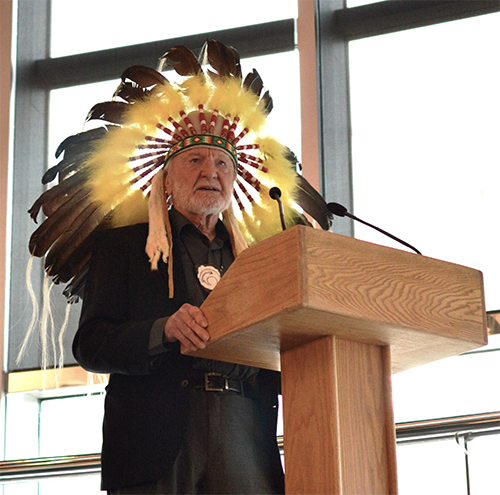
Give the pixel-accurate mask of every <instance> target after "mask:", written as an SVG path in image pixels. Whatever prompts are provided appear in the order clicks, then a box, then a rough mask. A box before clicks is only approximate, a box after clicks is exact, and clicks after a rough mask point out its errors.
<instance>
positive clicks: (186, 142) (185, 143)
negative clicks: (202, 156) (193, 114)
mask: <svg viewBox="0 0 500 495" xmlns="http://www.w3.org/2000/svg"><path fill="white" fill-rule="evenodd" d="M193 146H212V147H215V148H220V149H222V150H224V151H226V152H227V153H229V155H230V156H231V158H232V160H233V164H234V167H235V169H237V167H238V152H237V150H236V147H235V146H233V145H232V144H231V143H230V142H229V141H227V140H226V139H224V138H223V137H220V136H212V135H209V134H203V135H201V136H198V135H195V136H188V137H187V138H184V139H183V140H181V141H179V142H178V143H177V144H174V145H173V146H172V147H171V148H170V150H169V151H168V153H167V156H166V158H165V164H166V163H167V162H168V160H170V158H173V157H174V156H175V155H177V154H178V153H180V152H181V151H185V150H187V149H188V148H192V147H193Z"/></svg>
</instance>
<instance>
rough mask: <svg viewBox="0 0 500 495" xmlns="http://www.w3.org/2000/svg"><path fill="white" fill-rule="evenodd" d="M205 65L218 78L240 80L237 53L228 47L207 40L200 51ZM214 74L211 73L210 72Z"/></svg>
mask: <svg viewBox="0 0 500 495" xmlns="http://www.w3.org/2000/svg"><path fill="white" fill-rule="evenodd" d="M202 54H203V59H204V61H205V63H208V64H210V66H211V67H212V68H213V69H214V70H215V74H216V75H217V76H219V77H231V76H232V77H236V78H238V79H241V64H240V56H239V54H238V52H237V51H236V50H235V49H234V48H233V47H230V46H226V45H224V44H223V43H221V42H219V41H216V40H213V39H208V40H207V41H206V43H205V46H204V48H203V51H202ZM211 73H212V74H214V73H213V72H211Z"/></svg>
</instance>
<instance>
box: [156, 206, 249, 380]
mask: <svg viewBox="0 0 500 495" xmlns="http://www.w3.org/2000/svg"><path fill="white" fill-rule="evenodd" d="M169 219H170V226H171V229H172V241H173V249H174V250H175V253H176V255H175V256H174V257H175V259H176V260H177V259H180V260H182V264H183V269H184V270H183V271H184V276H185V278H186V286H187V288H188V294H189V301H187V302H189V304H192V305H193V306H198V307H199V306H201V305H202V303H203V302H204V300H205V299H206V298H207V296H208V294H209V293H210V291H209V290H208V289H205V288H204V287H203V286H202V285H201V283H200V281H199V280H198V276H197V272H198V267H199V266H200V265H212V266H214V267H215V268H217V269H218V270H219V271H220V273H221V275H223V274H224V272H225V271H226V270H227V269H228V268H229V265H230V264H231V263H232V262H233V261H234V256H233V252H232V248H231V240H230V237H229V233H228V231H227V229H226V227H225V226H224V224H223V223H222V222H221V221H220V220H219V221H218V223H217V225H216V229H215V232H216V235H215V238H214V239H213V240H212V241H210V240H209V239H208V237H207V236H205V235H204V234H203V233H201V232H200V231H199V230H198V229H197V228H196V227H195V226H194V225H193V224H192V223H191V222H190V221H189V220H188V219H187V218H185V217H184V216H183V215H182V214H181V213H179V212H178V211H177V210H175V209H174V208H171V209H170V212H169ZM166 321H167V318H162V319H161V320H158V321H157V322H156V324H155V326H154V328H153V330H152V333H151V339H150V352H151V354H157V353H159V352H164V351H165V347H164V346H161V345H158V344H159V343H160V339H162V337H163V329H164V328H165V323H166ZM194 368H195V369H196V370H200V371H204V372H217V373H222V374H223V375H225V376H227V377H229V378H234V379H239V380H247V379H249V378H250V377H254V376H255V375H257V373H258V368H253V367H251V366H244V365H238V364H233V363H226V362H223V361H214V360H212V359H204V358H195V359H194Z"/></svg>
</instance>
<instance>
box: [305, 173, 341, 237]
mask: <svg viewBox="0 0 500 495" xmlns="http://www.w3.org/2000/svg"><path fill="white" fill-rule="evenodd" d="M298 178H299V181H298V184H299V188H298V195H297V198H296V200H297V204H299V205H300V206H301V207H302V208H303V210H304V211H305V212H306V213H307V214H308V215H310V216H311V217H312V218H314V219H315V220H316V221H317V222H318V223H319V225H320V226H321V228H322V229H323V230H329V229H330V227H331V225H332V214H331V213H330V211H329V210H328V208H327V206H326V201H325V199H324V198H323V196H321V194H320V193H319V192H318V191H316V189H314V187H312V186H311V184H309V182H308V181H307V180H306V179H305V178H304V177H303V176H302V175H299V176H298Z"/></svg>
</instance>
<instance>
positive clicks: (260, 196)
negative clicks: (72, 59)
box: [29, 40, 331, 301]
mask: <svg viewBox="0 0 500 495" xmlns="http://www.w3.org/2000/svg"><path fill="white" fill-rule="evenodd" d="M168 67H171V68H173V69H174V70H175V72H177V74H179V75H180V76H182V77H183V79H182V80H181V81H180V82H177V83H171V82H169V80H167V79H166V78H165V77H164V76H163V75H162V74H161V71H162V70H164V69H166V68H168ZM272 106H273V103H272V98H271V96H270V95H269V92H268V91H266V92H264V86H263V82H262V79H261V77H260V76H259V74H258V73H257V71H255V70H253V71H252V72H250V73H249V74H248V75H247V76H246V77H245V78H244V79H243V77H242V73H241V66H240V59H239V55H238V53H237V52H236V50H234V49H233V48H230V47H227V46H225V45H223V44H222V43H219V42H217V41H214V40H208V41H207V43H206V44H205V46H204V48H203V50H202V52H201V55H200V57H199V58H196V57H195V55H194V54H193V53H192V52H191V51H190V50H188V49H187V48H185V47H182V46H178V47H174V48H172V49H171V50H169V51H168V52H167V53H166V54H165V55H164V56H163V57H162V58H161V59H160V64H159V67H158V71H156V70H153V69H149V68H146V67H142V66H134V67H130V68H129V69H127V70H126V71H125V72H124V73H123V75H122V81H121V84H120V85H119V87H118V89H117V90H116V92H115V94H114V98H113V101H109V102H104V103H99V104H97V105H95V106H94V107H93V108H92V109H91V110H90V112H89V114H88V116H87V122H88V121H91V120H100V121H102V122H103V124H104V125H103V127H101V128H97V129H92V130H89V131H85V132H82V133H80V134H77V135H74V136H70V137H68V138H67V139H66V140H65V141H63V142H62V143H61V145H60V146H59V148H58V150H57V153H56V157H59V156H61V155H63V158H62V160H61V161H60V162H59V163H58V164H57V165H55V166H54V167H52V168H51V169H49V170H48V171H47V172H46V173H45V175H44V176H43V179H42V182H43V183H44V184H47V183H49V182H51V181H53V180H54V179H55V178H56V177H58V179H59V182H58V184H57V185H55V186H54V187H52V188H51V189H49V190H47V191H46V192H44V193H43V194H42V195H41V196H40V197H39V198H38V199H37V200H36V201H35V203H34V204H33V206H32V208H31V209H30V210H29V213H30V215H31V217H32V218H33V220H35V221H36V218H37V216H38V213H39V211H40V210H42V212H43V213H44V215H45V216H46V219H45V220H44V221H43V223H42V224H41V225H40V227H39V228H38V229H37V230H36V231H35V232H34V233H33V235H32V236H31V239H30V243H29V249H30V252H31V253H32V255H34V256H38V257H43V256H45V270H46V272H47V274H48V275H49V276H50V277H52V278H53V280H54V282H56V283H59V282H62V283H68V285H67V287H66V289H65V291H64V293H65V295H66V297H67V298H68V300H69V301H74V300H76V299H78V296H79V295H81V293H82V289H83V286H84V283H85V275H86V272H87V266H88V262H89V258H90V254H91V251H92V246H93V242H94V238H95V235H96V234H97V232H98V231H99V230H101V229H104V228H113V227H119V226H124V225H131V224H134V223H139V222H143V221H148V219H149V220H150V224H151V214H149V215H148V199H149V198H151V199H150V200H149V203H151V204H153V203H154V202H155V201H156V200H155V199H154V196H155V180H154V179H155V177H156V178H157V179H158V176H159V174H158V173H159V172H160V171H161V170H162V169H163V167H164V165H165V163H166V161H168V159H169V158H170V157H172V156H174V155H175V154H176V153H178V152H180V151H182V150H183V149H186V148H187V147H190V146H196V145H200V144H202V145H205V146H217V147H221V148H223V149H225V150H226V151H228V152H229V153H230V154H231V155H232V157H233V160H234V163H235V167H236V172H237V175H236V181H235V187H234V199H233V205H232V207H233V209H232V210H231V211H228V212H225V213H226V215H225V221H226V223H227V224H228V229H229V230H230V232H234V231H235V230H237V231H239V232H241V234H242V235H243V237H242V238H241V239H240V240H239V245H240V246H241V245H242V244H248V245H250V244H253V243H256V242H259V241H260V240H262V239H265V238H267V237H269V236H271V235H273V234H275V233H278V232H279V231H280V230H281V226H280V220H279V218H278V216H277V215H276V206H275V202H274V200H272V199H271V198H270V196H269V190H270V189H271V188H272V187H275V186H277V187H279V188H280V189H281V190H282V191H283V197H282V202H283V206H284V209H285V216H286V218H287V221H288V223H289V224H293V223H297V222H300V223H304V222H307V220H306V219H305V217H304V216H303V215H302V214H301V213H299V212H300V211H301V208H302V209H303V210H304V211H305V212H306V213H309V214H310V215H311V216H312V217H313V218H314V219H315V220H317V221H318V223H319V224H320V225H321V227H322V228H326V229H328V228H329V226H330V221H331V215H330V213H329V212H328V210H327V209H326V205H325V202H324V200H323V198H322V197H321V196H320V195H319V194H318V193H317V192H316V191H315V190H314V189H313V188H312V187H311V186H310V185H309V184H308V183H307V181H306V180H305V179H304V178H303V177H302V176H301V175H300V174H298V173H297V171H296V160H295V159H294V157H293V154H291V153H290V151H289V150H288V148H286V147H285V146H284V145H282V144H281V143H280V142H278V141H277V140H276V139H275V138H273V137H271V136H268V135H266V134H265V123H266V117H267V115H268V114H269V112H270V111H271V110H272ZM156 182H158V180H157V181H156ZM156 189H158V187H157V188H156ZM233 210H234V211H233ZM167 229H168V227H167ZM153 230H154V229H153ZM150 235H151V225H150ZM240 237H241V235H240ZM243 239H244V240H243ZM148 244H149V241H148ZM233 247H234V246H233ZM149 249H150V250H151V253H150V252H149V251H148V254H149V255H150V257H151V258H152V259H153V258H155V259H156V261H157V260H158V253H162V254H163V255H164V256H166V255H167V254H168V253H165V251H166V250H168V246H166V247H165V246H163V247H162V246H161V243H160V245H154V246H153V247H151V246H149ZM240 249H241V247H240ZM153 264H154V260H153Z"/></svg>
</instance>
